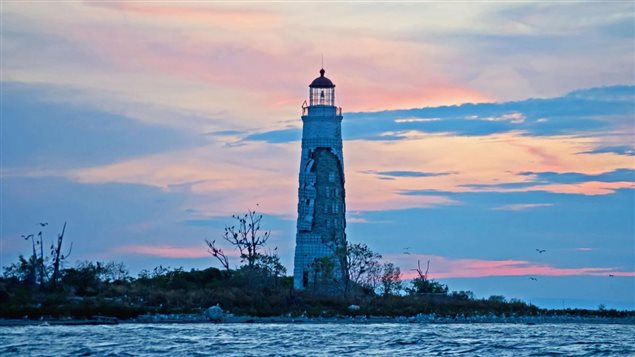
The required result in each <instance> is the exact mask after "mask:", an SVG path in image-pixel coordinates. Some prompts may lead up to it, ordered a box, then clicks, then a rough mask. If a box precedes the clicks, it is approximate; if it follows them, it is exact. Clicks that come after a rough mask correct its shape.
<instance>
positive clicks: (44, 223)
mask: <svg viewBox="0 0 635 357" xmlns="http://www.w3.org/2000/svg"><path fill="white" fill-rule="evenodd" d="M38 224H39V225H40V227H46V226H48V225H49V224H48V222H40V223H38Z"/></svg>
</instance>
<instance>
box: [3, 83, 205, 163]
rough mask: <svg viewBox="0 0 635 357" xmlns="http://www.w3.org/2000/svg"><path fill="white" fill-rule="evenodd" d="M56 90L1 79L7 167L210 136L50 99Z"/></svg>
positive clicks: (102, 159) (85, 158)
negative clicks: (201, 135) (202, 135)
mask: <svg viewBox="0 0 635 357" xmlns="http://www.w3.org/2000/svg"><path fill="white" fill-rule="evenodd" d="M52 92H54V88H51V87H48V86H32V85H23V84H20V83H12V82H3V83H2V94H1V96H2V102H3V105H2V109H1V115H0V125H1V126H2V128H3V130H2V132H1V133H0V140H1V141H2V155H3V169H6V168H16V167H22V168H25V167H30V168H31V169H33V168H36V167H37V168H49V169H51V168H55V169H60V168H69V167H79V166H94V165H98V164H106V163H110V162H114V161H118V160H124V159H127V158H131V157H135V156H140V155H148V154H154V153H159V152H167V151H171V150H175V149H182V148H188V147H195V146H197V145H202V144H204V143H206V142H208V140H206V139H205V138H203V137H200V136H198V135H196V134H194V133H192V132H189V131H187V130H183V129H176V128H169V127H165V126H160V125H150V124H148V123H141V122H139V121H136V120H133V119H131V118H129V117H126V116H124V115H118V114H112V113H109V112H105V111H101V110H99V109H93V108H90V107H85V106H78V105H74V104H70V103H62V102H55V101H50V100H47V98H48V97H49V96H50V95H51V93H52Z"/></svg>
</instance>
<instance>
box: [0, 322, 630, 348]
mask: <svg viewBox="0 0 635 357" xmlns="http://www.w3.org/2000/svg"><path fill="white" fill-rule="evenodd" d="M0 355H1V356H89V355H90V356H150V355H153V356H154V355H168V356H218V355H222V356H296V355H309V356H322V355H324V356H326V355H329V356H332V355H337V356H340V355H359V356H362V355H363V356H367V355H375V356H414V355H420V356H440V355H466V356H470V355H479V356H545V355H562V356H635V326H634V325H609V324H537V325H523V324H474V323H472V324H387V323H383V324H343V323H342V324H339V323H338V324H335V323H333V324H211V323H205V324H200V323H199V324H120V325H100V326H9V327H7V326H4V327H0Z"/></svg>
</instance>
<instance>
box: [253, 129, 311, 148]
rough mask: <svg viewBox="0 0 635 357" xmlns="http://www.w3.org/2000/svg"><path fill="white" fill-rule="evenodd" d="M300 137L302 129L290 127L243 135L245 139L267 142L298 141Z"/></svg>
mask: <svg viewBox="0 0 635 357" xmlns="http://www.w3.org/2000/svg"><path fill="white" fill-rule="evenodd" d="M301 138H302V129H299V128H290V129H281V130H273V131H267V132H263V133H256V134H251V135H248V136H247V137H245V140H251V141H266V142H268V143H274V144H275V143H287V142H292V141H300V139H301Z"/></svg>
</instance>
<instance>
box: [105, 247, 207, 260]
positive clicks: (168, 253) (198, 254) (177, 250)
mask: <svg viewBox="0 0 635 357" xmlns="http://www.w3.org/2000/svg"><path fill="white" fill-rule="evenodd" d="M113 254H126V255H127V254H140V255H149V256H153V257H162V258H208V257H209V256H210V254H209V253H208V252H207V250H206V248H205V246H204V245H202V244H201V245H200V246H193V247H175V246H171V245H125V246H121V247H117V248H115V249H114V250H113Z"/></svg>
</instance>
